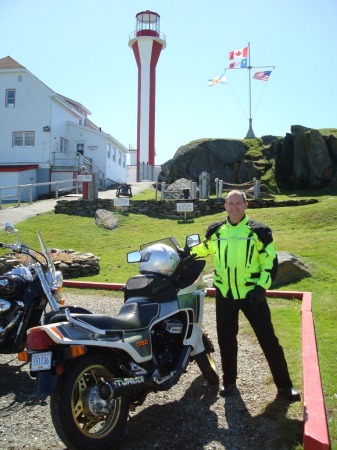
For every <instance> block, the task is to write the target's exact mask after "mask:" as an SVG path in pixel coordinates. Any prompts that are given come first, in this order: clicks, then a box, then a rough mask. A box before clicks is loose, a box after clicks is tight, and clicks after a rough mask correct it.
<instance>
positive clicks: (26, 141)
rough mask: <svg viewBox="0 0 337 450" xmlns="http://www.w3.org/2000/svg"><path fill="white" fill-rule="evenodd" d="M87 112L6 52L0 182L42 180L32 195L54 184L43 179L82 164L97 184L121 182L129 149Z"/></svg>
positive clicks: (66, 176) (61, 176)
mask: <svg viewBox="0 0 337 450" xmlns="http://www.w3.org/2000/svg"><path fill="white" fill-rule="evenodd" d="M90 114H91V112H90V111H89V110H88V109H87V108H85V107H84V106H83V105H81V104H80V103H78V102H76V101H74V100H71V99H69V98H67V97H64V96H63V95H60V94H57V93H55V92H54V91H53V90H52V89H50V88H49V87H48V86H46V85H45V84H44V83H43V82H41V81H40V80H39V79H38V78H36V77H35V76H34V75H33V74H32V73H30V72H29V71H28V70H27V69H26V68H25V67H23V66H22V65H21V64H19V63H18V62H17V61H15V60H14V59H13V58H11V57H10V56H7V57H6V58H2V59H0V126H1V133H0V187H4V186H14V185H19V184H35V183H41V185H40V186H37V188H36V190H35V191H34V197H35V198H36V197H38V196H39V195H41V194H46V193H49V192H50V191H51V190H54V189H55V188H54V187H53V185H47V184H42V183H49V182H53V181H61V180H72V179H75V178H76V175H77V173H78V172H79V171H80V168H81V167H82V166H83V165H85V166H86V169H87V171H88V172H89V173H96V174H97V178H98V180H99V188H101V189H107V188H109V187H110V186H111V185H113V184H116V183H117V184H121V183H125V182H126V181H127V156H128V154H129V150H128V149H127V148H126V147H125V146H124V145H122V144H121V143H120V142H118V141H117V140H116V139H115V138H114V137H112V136H111V135H110V134H108V133H105V132H103V131H102V130H101V129H100V128H98V127H97V126H96V125H95V124H94V123H92V122H91V121H90V120H89V119H88V116H89V115H90ZM69 188H72V184H71V183H70V184H69ZM35 198H34V199H35ZM22 200H26V199H25V198H22Z"/></svg>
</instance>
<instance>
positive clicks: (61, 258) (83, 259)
mask: <svg viewBox="0 0 337 450" xmlns="http://www.w3.org/2000/svg"><path fill="white" fill-rule="evenodd" d="M51 256H52V259H53V262H54V265H55V269H56V270H60V271H61V272H62V275H63V278H65V279H68V278H78V277H87V276H90V275H96V274H98V273H99V271H100V265H99V258H98V257H97V256H95V255H93V254H92V253H82V252H73V251H71V252H69V253H67V252H64V251H59V252H58V251H52V254H51ZM20 258H21V259H22V255H17V257H16V255H15V254H13V253H10V254H5V255H3V256H2V257H1V258H0V275H3V274H4V273H6V272H9V271H11V270H12V269H14V268H15V267H19V266H20V265H25V264H22V261H20Z"/></svg>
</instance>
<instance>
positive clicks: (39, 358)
mask: <svg viewBox="0 0 337 450" xmlns="http://www.w3.org/2000/svg"><path fill="white" fill-rule="evenodd" d="M51 357H52V352H44V353H33V354H32V359H31V362H30V370H31V371H33V372H35V371H37V370H49V369H50V368H51Z"/></svg>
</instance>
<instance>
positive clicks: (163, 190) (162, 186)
mask: <svg viewBox="0 0 337 450" xmlns="http://www.w3.org/2000/svg"><path fill="white" fill-rule="evenodd" d="M165 189H166V183H165V182H164V181H163V182H162V184H161V199H162V200H165Z"/></svg>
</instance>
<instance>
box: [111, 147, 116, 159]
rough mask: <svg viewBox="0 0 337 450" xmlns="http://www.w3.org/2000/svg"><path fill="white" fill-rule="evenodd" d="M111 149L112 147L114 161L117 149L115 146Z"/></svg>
mask: <svg viewBox="0 0 337 450" xmlns="http://www.w3.org/2000/svg"><path fill="white" fill-rule="evenodd" d="M113 149H114V154H113V158H112V159H113V160H114V161H116V155H117V150H116V147H113Z"/></svg>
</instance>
